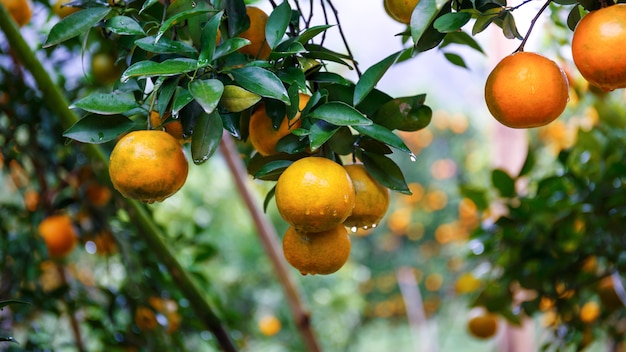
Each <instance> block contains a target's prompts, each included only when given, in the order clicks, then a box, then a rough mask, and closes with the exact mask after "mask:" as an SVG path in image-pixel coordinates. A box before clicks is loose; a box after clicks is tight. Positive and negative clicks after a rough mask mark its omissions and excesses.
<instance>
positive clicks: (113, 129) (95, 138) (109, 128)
mask: <svg viewBox="0 0 626 352" xmlns="http://www.w3.org/2000/svg"><path fill="white" fill-rule="evenodd" d="M133 127H135V122H133V121H132V120H130V119H128V118H127V117H125V116H121V115H112V116H98V115H87V116H85V117H83V118H82V119H80V120H78V121H77V122H76V123H75V124H74V125H72V126H71V127H70V128H68V129H67V130H66V131H65V132H64V133H63V137H67V138H71V139H73V140H76V141H79V142H82V143H91V144H100V143H106V142H109V141H112V140H114V139H115V138H117V137H119V136H120V135H121V134H123V133H125V132H128V131H130V130H131V129H132V128H133Z"/></svg>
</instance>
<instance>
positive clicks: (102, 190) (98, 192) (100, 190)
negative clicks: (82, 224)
mask: <svg viewBox="0 0 626 352" xmlns="http://www.w3.org/2000/svg"><path fill="white" fill-rule="evenodd" d="M85 196H87V199H88V200H89V202H90V203H91V204H92V205H94V206H96V207H103V206H105V205H107V203H108V202H109V200H111V190H110V189H109V188H108V187H106V186H103V185H101V184H98V183H91V184H89V185H87V186H86V187H85Z"/></svg>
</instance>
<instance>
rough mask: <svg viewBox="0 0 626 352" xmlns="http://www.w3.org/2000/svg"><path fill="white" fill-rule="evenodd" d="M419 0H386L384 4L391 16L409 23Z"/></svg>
mask: <svg viewBox="0 0 626 352" xmlns="http://www.w3.org/2000/svg"><path fill="white" fill-rule="evenodd" d="M418 2H419V0H385V1H384V2H383V5H384V6H385V11H386V12H387V14H388V15H389V16H390V17H391V18H393V19H394V20H396V21H398V22H400V23H404V24H409V23H411V14H412V13H413V9H415V6H417V3H418Z"/></svg>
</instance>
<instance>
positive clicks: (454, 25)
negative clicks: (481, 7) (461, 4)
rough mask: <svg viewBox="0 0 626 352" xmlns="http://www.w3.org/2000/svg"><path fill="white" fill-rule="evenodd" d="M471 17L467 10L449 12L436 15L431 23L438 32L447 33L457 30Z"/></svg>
mask: <svg viewBox="0 0 626 352" xmlns="http://www.w3.org/2000/svg"><path fill="white" fill-rule="evenodd" d="M471 19H472V15H471V14H470V13H469V12H450V13H446V14H445V15H443V16H441V17H438V18H437V19H436V20H435V21H434V23H433V24H434V26H435V29H436V30H438V31H439V32H441V33H449V32H456V31H458V30H459V29H461V28H462V27H463V26H465V24H467V22H469V20H471Z"/></svg>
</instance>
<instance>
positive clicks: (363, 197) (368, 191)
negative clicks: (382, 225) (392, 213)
mask: <svg viewBox="0 0 626 352" xmlns="http://www.w3.org/2000/svg"><path fill="white" fill-rule="evenodd" d="M344 169H345V170H346V172H347V173H348V176H350V179H351V180H352V184H353V185H354V191H355V194H356V198H355V203H354V209H353V210H352V214H351V215H350V216H349V217H348V218H347V219H346V221H344V223H343V224H344V226H347V227H350V228H360V227H362V228H365V229H367V228H369V227H376V226H377V225H378V222H380V220H381V219H382V218H383V216H385V213H387V208H389V189H388V188H387V187H385V186H383V185H381V184H380V183H378V181H376V180H375V179H374V178H373V177H372V176H371V175H370V174H369V173H368V172H367V170H366V169H365V166H364V165H363V164H352V165H345V166H344Z"/></svg>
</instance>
